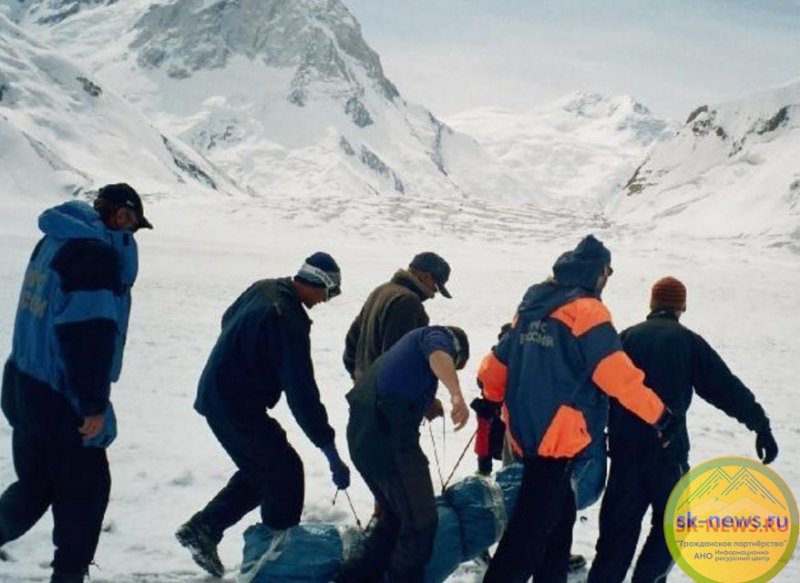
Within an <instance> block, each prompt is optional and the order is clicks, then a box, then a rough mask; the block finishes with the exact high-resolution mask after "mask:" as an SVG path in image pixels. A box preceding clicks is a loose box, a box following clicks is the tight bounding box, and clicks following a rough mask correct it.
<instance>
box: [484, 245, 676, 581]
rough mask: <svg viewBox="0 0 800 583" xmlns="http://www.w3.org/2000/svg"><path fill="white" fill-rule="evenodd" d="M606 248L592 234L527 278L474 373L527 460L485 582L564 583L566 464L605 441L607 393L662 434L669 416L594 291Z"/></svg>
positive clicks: (570, 507) (601, 280) (571, 501)
mask: <svg viewBox="0 0 800 583" xmlns="http://www.w3.org/2000/svg"><path fill="white" fill-rule="evenodd" d="M612 273H613V270H612V269H611V253H610V252H609V251H608V249H606V247H605V246H604V245H603V244H602V243H601V242H600V241H598V240H597V239H596V238H594V237H593V236H592V235H589V236H587V237H585V238H584V239H583V240H582V241H580V243H578V245H577V246H576V247H575V249H574V250H572V251H568V252H566V253H564V254H562V255H561V257H559V258H558V260H557V261H556V262H555V264H554V265H553V278H552V279H550V280H548V281H545V282H544V283H541V284H537V285H534V286H531V288H530V289H529V290H528V291H527V292H526V294H525V297H524V298H523V300H522V303H521V304H520V306H519V308H518V310H517V313H516V315H515V317H514V320H513V325H512V328H511V330H509V331H508V332H507V333H506V334H505V335H503V337H502V338H501V339H500V341H499V343H498V344H497V346H496V347H495V348H494V349H493V350H492V352H491V355H490V358H489V359H488V361H484V363H483V364H482V366H481V370H480V371H479V376H480V380H481V383H482V384H483V395H484V398H485V399H488V400H489V401H493V402H495V403H503V405H504V414H505V417H506V419H507V425H508V437H509V441H510V443H511V446H512V448H513V449H514V451H515V454H516V455H517V456H518V457H521V458H522V460H523V466H524V469H523V476H522V484H521V486H520V492H519V498H518V501H517V504H516V507H515V508H514V511H513V513H512V515H511V517H510V520H509V523H508V526H507V527H506V530H505V532H504V533H503V537H502V538H501V539H500V543H499V545H498V547H497V551H496V552H495V555H494V557H493V558H492V561H491V563H490V564H489V569H488V570H487V572H486V575H485V578H484V581H486V582H492V583H494V582H503V583H505V582H507V581H525V580H527V578H528V577H530V576H531V575H533V579H534V581H535V582H536V583H565V582H566V580H567V569H568V562H569V551H570V546H571V544H572V527H573V524H574V522H575V508H576V500H575V492H574V491H573V489H572V485H571V479H572V477H573V476H572V466H573V464H574V463H575V461H576V460H577V459H578V458H579V456H580V455H581V454H582V453H583V452H585V451H587V450H589V449H591V448H592V447H593V446H594V445H595V444H596V443H597V442H598V441H599V440H602V439H603V430H604V429H605V426H606V423H607V415H608V397H613V398H615V399H617V400H618V401H619V402H620V403H621V404H622V405H623V406H624V407H625V408H627V409H629V410H631V411H632V412H633V413H634V414H635V415H637V416H638V417H640V418H642V419H643V420H644V421H645V423H646V424H647V425H648V426H651V429H650V431H652V432H653V434H654V435H655V433H656V432H655V431H653V429H652V427H653V426H655V427H656V429H657V430H658V431H659V432H660V433H661V435H662V436H665V437H664V439H665V440H666V439H667V437H666V436H667V435H668V434H669V430H670V428H671V427H674V423H671V420H672V419H673V417H672V416H671V415H670V413H669V410H668V409H667V408H666V407H665V406H664V404H663V403H662V402H661V400H660V399H659V398H658V396H657V395H656V394H655V393H654V392H653V391H652V390H651V389H649V388H648V387H647V386H645V384H644V382H643V381H644V375H643V374H642V372H641V371H640V370H638V369H637V368H636V367H634V365H633V363H631V361H630V359H629V358H628V357H627V356H626V355H625V353H624V352H623V351H622V346H621V344H620V341H619V337H618V335H617V332H616V330H615V329H614V326H613V325H612V323H611V314H610V313H609V311H608V309H607V308H606V307H605V305H604V304H603V303H602V301H601V299H600V295H601V292H602V290H603V288H604V287H605V284H606V282H607V281H608V278H609V276H610V275H611V274H612Z"/></svg>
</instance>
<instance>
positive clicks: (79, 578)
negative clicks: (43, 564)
mask: <svg viewBox="0 0 800 583" xmlns="http://www.w3.org/2000/svg"><path fill="white" fill-rule="evenodd" d="M87 575H88V572H86V571H83V572H82V573H64V572H63V571H53V576H52V577H50V583H83V582H84V581H85V580H86V576H87Z"/></svg>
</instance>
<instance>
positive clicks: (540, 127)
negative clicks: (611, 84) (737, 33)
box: [448, 92, 674, 209]
mask: <svg viewBox="0 0 800 583" xmlns="http://www.w3.org/2000/svg"><path fill="white" fill-rule="evenodd" d="M448 122H449V123H450V125H452V126H453V127H454V128H455V129H457V130H460V131H462V132H464V133H466V134H469V135H471V136H473V137H474V138H475V139H476V140H478V142H479V143H480V144H481V145H482V146H483V147H484V148H486V150H487V151H488V152H489V153H490V154H491V155H492V157H493V158H494V161H495V163H496V164H497V165H498V167H500V168H502V169H503V171H504V172H505V173H506V174H508V175H509V176H511V177H513V179H514V181H515V182H518V183H521V184H525V185H528V187H529V188H531V189H536V190H538V191H540V192H542V194H544V195H545V196H546V197H547V199H548V202H549V203H550V204H551V205H552V204H561V205H574V204H576V203H577V204H578V205H579V206H589V207H593V208H597V209H602V207H603V206H604V205H605V204H606V203H607V201H608V200H609V198H610V197H611V196H612V195H613V194H614V193H615V192H617V191H618V190H619V189H620V188H621V187H622V186H623V185H624V184H625V181H626V180H627V179H628V177H629V176H630V175H631V173H632V172H633V170H634V169H635V168H636V166H637V165H638V164H640V163H641V160H642V157H643V156H644V155H645V154H646V153H647V152H648V151H649V149H650V148H651V147H652V145H653V144H654V143H655V142H657V141H658V140H660V139H666V137H667V136H669V135H671V132H672V131H673V130H674V128H672V127H671V126H670V125H669V124H668V123H667V122H666V121H664V120H661V119H658V118H656V117H655V116H653V115H652V114H651V113H650V111H649V110H648V109H647V108H646V107H645V106H644V105H642V104H641V103H638V102H636V101H635V100H634V99H632V98H631V97H629V96H624V95H623V96H618V97H613V98H609V97H604V96H602V95H598V94H596V93H587V92H581V93H576V94H573V95H568V96H566V97H563V98H562V99H559V100H557V101H555V102H554V103H552V104H549V105H547V106H546V107H541V108H538V109H536V110H533V111H529V112H513V111H508V110H502V109H496V108H481V109H474V110H470V111H467V112H464V113H461V114H459V115H456V116H453V117H451V118H449V119H448Z"/></svg>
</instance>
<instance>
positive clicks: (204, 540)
mask: <svg viewBox="0 0 800 583" xmlns="http://www.w3.org/2000/svg"><path fill="white" fill-rule="evenodd" d="M175 538H176V539H178V542H179V543H181V545H183V546H184V547H186V548H187V549H189V551H190V552H191V553H192V559H194V562H195V563H197V564H198V565H199V566H200V567H202V568H203V569H204V570H205V571H207V572H208V573H209V574H211V575H213V576H214V577H222V576H223V575H225V567H223V566H222V561H220V560H219V555H218V554H217V543H216V542H214V540H213V539H212V538H211V536H210V535H209V534H208V531H207V530H206V529H205V528H203V527H202V526H198V525H195V524H192V522H191V521H189V522H187V523H186V524H184V525H183V526H181V527H180V528H179V529H178V531H177V532H176V533H175Z"/></svg>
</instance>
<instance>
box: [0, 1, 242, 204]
mask: <svg viewBox="0 0 800 583" xmlns="http://www.w3.org/2000/svg"><path fill="white" fill-rule="evenodd" d="M0 55H2V57H0V157H1V158H2V168H3V170H2V172H0V196H1V197H2V200H3V202H4V203H7V202H13V201H14V198H15V197H17V198H18V197H19V196H20V195H21V194H22V195H33V196H37V197H43V196H44V197H64V196H67V195H72V196H76V195H79V194H81V193H83V192H86V191H89V190H92V189H94V188H96V187H97V186H100V185H102V184H105V183H107V182H118V181H120V180H130V181H131V182H134V183H136V184H137V185H138V186H139V188H140V189H141V190H142V192H145V193H148V194H164V193H166V192H172V193H178V194H187V193H189V192H191V193H194V195H195V196H202V195H203V194H208V193H210V192H212V191H215V190H219V189H222V190H224V191H225V192H228V193H234V192H237V189H236V187H235V185H233V184H232V183H231V182H230V181H229V180H228V179H227V178H226V177H225V176H224V175H222V174H220V173H219V172H218V171H217V170H216V169H215V168H214V166H213V165H212V164H210V163H209V162H208V161H206V160H204V159H203V158H202V156H200V155H198V154H197V153H196V152H194V151H193V150H192V149H191V148H187V147H186V146H184V145H182V144H181V143H180V141H178V140H175V139H174V138H172V137H170V136H169V135H168V134H164V133H162V132H160V131H158V130H157V129H155V128H154V127H153V126H152V125H150V124H149V123H148V121H147V120H146V119H145V118H144V117H143V116H142V115H141V114H140V113H139V112H137V111H136V110H135V109H134V108H132V107H131V106H130V105H129V104H128V103H126V102H125V100H123V99H121V98H120V97H118V96H117V95H115V94H114V93H113V92H111V91H108V90H107V89H106V88H104V86H102V85H100V84H98V83H97V82H95V80H93V78H92V76H91V75H88V74H87V73H86V72H84V71H82V70H80V69H79V68H77V67H76V66H75V65H73V64H72V63H70V62H69V61H67V60H65V59H64V58H62V57H60V56H59V55H58V54H57V53H56V52H55V51H53V50H51V49H49V48H48V47H46V46H44V45H41V44H39V43H38V42H36V41H35V40H34V39H32V38H30V37H29V36H28V35H26V34H25V33H24V32H22V31H21V30H20V29H19V28H18V27H17V26H15V25H14V24H12V23H11V22H10V21H9V20H8V19H7V18H5V17H3V16H2V15H0Z"/></svg>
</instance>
